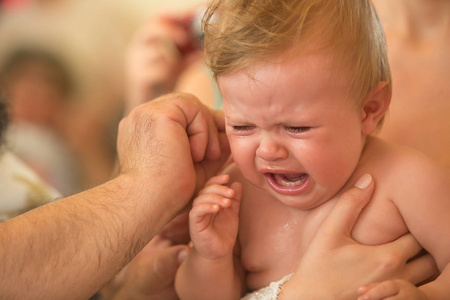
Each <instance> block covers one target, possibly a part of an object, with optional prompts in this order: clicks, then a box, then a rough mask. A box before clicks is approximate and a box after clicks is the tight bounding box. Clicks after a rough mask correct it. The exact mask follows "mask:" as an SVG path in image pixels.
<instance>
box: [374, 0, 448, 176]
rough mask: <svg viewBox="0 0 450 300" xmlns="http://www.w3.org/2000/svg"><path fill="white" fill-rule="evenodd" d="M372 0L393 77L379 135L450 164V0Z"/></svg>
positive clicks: (446, 164)
mask: <svg viewBox="0 0 450 300" xmlns="http://www.w3.org/2000/svg"><path fill="white" fill-rule="evenodd" d="M372 2H373V3H374V5H375V8H376V9H377V11H378V13H379V16H380V19H381V21H382V23H383V27H384V29H385V32H386V40H387V46H388V56H389V62H390V65H391V71H392V79H393V90H392V102H391V106H390V109H389V113H388V115H387V118H386V120H385V123H384V125H383V128H382V129H381V131H380V133H379V136H380V137H381V138H383V139H386V140H388V141H391V142H394V143H398V144H401V145H405V146H408V147H412V148H415V149H417V150H419V151H422V152H423V153H425V154H427V155H429V156H431V157H432V158H434V159H435V160H437V161H438V162H440V163H442V164H444V165H445V166H447V167H450V152H449V151H448V149H449V148H450V122H449V120H448V114H449V112H450V84H449V78H450V57H449V55H448V53H450V42H449V41H450V1H429V0H419V1H409V0H397V1H390V0H372Z"/></svg>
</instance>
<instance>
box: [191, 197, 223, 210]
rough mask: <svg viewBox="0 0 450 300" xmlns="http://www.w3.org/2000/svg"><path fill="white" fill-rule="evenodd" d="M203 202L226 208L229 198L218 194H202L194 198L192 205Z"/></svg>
mask: <svg viewBox="0 0 450 300" xmlns="http://www.w3.org/2000/svg"><path fill="white" fill-rule="evenodd" d="M203 204H214V205H218V206H219V207H223V208H227V207H229V206H230V204H231V200H230V199H229V198H227V197H223V196H221V195H218V194H204V195H200V196H198V197H197V198H195V200H194V202H193V203H192V207H197V206H199V205H203Z"/></svg>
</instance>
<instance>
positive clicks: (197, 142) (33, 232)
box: [0, 94, 228, 299]
mask: <svg viewBox="0 0 450 300" xmlns="http://www.w3.org/2000/svg"><path fill="white" fill-rule="evenodd" d="M213 116H214V117H213ZM217 127H218V128H219V130H223V129H224V127H223V116H221V115H218V114H217V112H213V113H212V114H211V112H210V111H209V110H208V109H207V108H206V107H205V106H204V105H202V104H201V103H200V102H199V101H198V100H196V99H194V98H193V97H190V96H188V95H179V94H173V95H168V96H165V97H163V98H162V99H158V100H154V101H152V102H149V103H146V104H144V105H142V106H140V107H138V108H137V109H135V110H133V111H132V112H131V114H130V115H129V116H128V117H126V118H125V119H124V120H123V121H122V122H121V124H120V126H119V137H118V156H119V165H120V173H119V175H118V176H117V177H116V178H114V179H112V180H110V181H109V182H107V183H105V184H103V185H101V186H99V187H96V188H94V189H91V190H88V191H86V192H83V193H80V194H77V195H74V196H72V197H69V198H66V199H62V200H59V201H57V202H55V203H52V204H49V205H46V206H42V207H40V208H38V209H36V210H33V211H30V212H28V213H26V214H23V215H21V216H18V217H16V218H14V219H11V220H9V221H7V222H4V223H2V224H0V237H1V239H2V241H1V243H0V257H1V258H2V259H1V261H0V270H1V271H0V290H1V291H2V297H4V298H7V299H30V298H33V299H86V298H89V297H90V296H91V295H92V294H94V293H95V292H96V291H97V290H99V289H100V288H101V287H102V286H103V285H104V284H105V283H106V282H107V281H109V280H110V278H111V277H112V276H114V275H115V274H116V273H117V272H118V271H119V270H120V269H121V268H123V267H124V266H125V265H126V264H127V263H128V262H129V261H130V260H131V259H132V258H133V257H134V256H135V255H136V254H137V253H138V252H139V251H140V250H141V249H142V248H143V247H144V246H145V245H146V244H147V243H148V242H149V241H150V240H151V238H152V237H153V236H154V235H155V234H156V233H157V232H158V231H160V230H161V229H162V228H163V226H165V225H166V224H167V223H168V222H169V221H170V220H171V219H172V218H173V217H174V216H176V215H177V214H178V213H179V212H180V211H181V210H183V209H184V208H185V207H186V205H187V204H188V203H189V201H190V199H191V197H192V196H193V194H194V190H195V188H196V186H201V185H202V184H203V183H204V181H205V180H206V179H207V178H208V177H209V176H210V175H212V174H214V173H215V172H216V171H217V169H218V168H219V167H220V166H221V163H222V162H223V161H224V160H225V159H226V156H227V153H228V148H227V146H226V145H225V146H224V147H222V145H223V144H221V143H220V141H222V142H223V141H224V139H223V136H222V133H221V132H218V130H217Z"/></svg>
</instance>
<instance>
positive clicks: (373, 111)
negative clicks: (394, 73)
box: [361, 81, 392, 135]
mask: <svg viewBox="0 0 450 300" xmlns="http://www.w3.org/2000/svg"><path fill="white" fill-rule="evenodd" d="M391 96H392V90H391V87H390V85H389V84H388V83H387V82H385V81H381V82H378V84H377V85H376V86H375V88H374V89H373V90H371V91H370V92H369V93H368V94H367V96H366V99H365V100H364V105H363V107H362V109H361V117H362V118H361V122H362V129H361V130H362V132H361V133H362V134H364V135H369V134H372V133H373V132H375V130H376V128H377V125H378V122H380V120H381V118H383V116H384V114H385V113H386V111H387V110H388V108H389V104H390V103H391Z"/></svg>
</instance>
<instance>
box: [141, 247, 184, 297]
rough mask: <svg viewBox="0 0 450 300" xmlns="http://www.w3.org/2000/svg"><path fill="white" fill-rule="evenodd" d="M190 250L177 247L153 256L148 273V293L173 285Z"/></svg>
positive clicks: (166, 249)
mask: <svg viewBox="0 0 450 300" xmlns="http://www.w3.org/2000/svg"><path fill="white" fill-rule="evenodd" d="M188 251H189V248H188V247H187V246H185V245H177V246H172V247H169V248H165V249H162V250H160V251H158V252H157V253H156V254H154V255H153V256H152V259H151V265H150V266H149V267H150V270H149V271H150V272H149V273H148V277H147V280H146V281H147V282H148V292H157V291H160V290H162V289H164V288H166V287H168V286H170V285H172V284H173V281H174V279H175V275H176V273H177V270H178V267H179V266H180V264H181V262H182V261H183V260H184V258H186V256H187V254H188Z"/></svg>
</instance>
